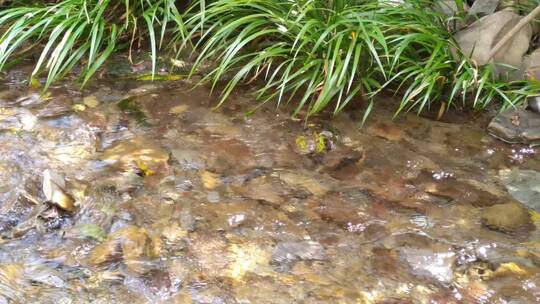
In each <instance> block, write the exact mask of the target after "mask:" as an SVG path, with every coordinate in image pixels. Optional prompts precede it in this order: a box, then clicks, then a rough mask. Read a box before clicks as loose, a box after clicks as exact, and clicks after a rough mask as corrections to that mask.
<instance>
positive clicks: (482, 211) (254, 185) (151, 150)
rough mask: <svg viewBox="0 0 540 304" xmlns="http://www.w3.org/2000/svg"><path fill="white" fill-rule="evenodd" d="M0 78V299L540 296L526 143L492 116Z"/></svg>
mask: <svg viewBox="0 0 540 304" xmlns="http://www.w3.org/2000/svg"><path fill="white" fill-rule="evenodd" d="M190 88H191V86H190V85H189V84H184V83H182V82H176V83H166V82H154V83H147V82H133V81H118V80H116V81H106V80H102V81H99V82H97V83H96V84H94V85H93V86H91V87H88V88H86V89H84V91H80V90H78V89H76V88H75V87H70V86H68V85H65V86H64V85H62V86H57V87H54V88H52V89H51V90H50V93H48V94H46V95H45V96H40V94H39V92H38V91H35V90H32V89H28V88H27V87H25V86H21V85H19V84H17V83H16V81H15V80H10V79H6V80H4V81H3V84H2V85H1V86H0V303H131V304H135V303H209V304H210V303H212V304H221V303H223V304H225V303H242V304H247V303H253V304H265V303H283V304H290V303H310V304H311V303H379V304H383V303H385V304H390V303H415V304H416V303H441V304H442V303H501V304H503V303H512V304H520V303H539V302H540V272H539V270H540V242H539V241H540V238H539V237H540V232H539V231H540V230H538V229H537V226H538V227H540V213H539V212H540V153H539V151H538V150H537V149H535V148H530V147H527V146H518V145H508V144H505V143H502V142H500V141H498V140H496V139H494V138H491V137H490V136H489V135H487V133H486V132H485V126H486V124H487V122H488V121H489V117H488V116H489V114H485V115H470V114H463V113H454V114H452V113H450V114H449V115H448V116H447V117H448V118H446V119H447V120H445V121H435V120H432V119H429V118H423V117H418V116H416V115H414V114H406V115H402V116H400V117H399V118H397V119H395V120H392V116H393V112H392V109H393V108H392V105H391V102H390V100H388V101H386V102H385V101H381V102H380V104H379V105H378V106H377V108H376V109H375V110H374V112H373V113H372V115H371V117H370V118H369V120H368V122H367V123H366V125H365V126H364V127H363V128H362V129H359V127H358V121H360V120H361V118H362V112H360V111H355V110H349V111H347V112H346V113H342V114H340V115H338V116H337V117H336V119H334V120H330V119H328V118H325V117H321V118H313V119H311V120H309V121H308V123H307V124H306V123H304V122H302V121H297V120H293V119H291V118H290V116H289V115H288V114H287V113H288V112H287V108H286V106H285V107H284V108H282V109H279V110H277V111H276V110H275V108H274V105H268V106H265V107H262V108H261V109H259V110H258V111H256V112H254V114H253V115H251V116H246V115H244V114H245V113H246V112H247V111H249V110H251V109H252V107H253V105H254V102H253V101H252V100H251V99H250V97H249V96H248V95H242V94H240V93H238V94H236V95H233V96H232V97H231V102H229V103H227V104H225V105H224V106H223V107H222V108H220V109H218V110H212V106H214V105H215V102H216V99H215V98H214V97H211V95H210V94H209V93H208V91H207V90H206V89H204V88H200V89H195V90H191V89H190Z"/></svg>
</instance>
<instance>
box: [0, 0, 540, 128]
mask: <svg viewBox="0 0 540 304" xmlns="http://www.w3.org/2000/svg"><path fill="white" fill-rule="evenodd" d="M387 1H388V2H384V0H381V1H378V0H349V1H345V0H288V1H271V0H216V1H210V2H205V1H204V0H198V1H192V3H191V6H190V8H189V9H188V10H187V11H186V12H182V13H180V12H179V9H178V8H177V3H178V2H179V1H175V0H157V1H156V0H154V1H151V0H116V1H114V0H64V1H56V2H55V3H51V4H43V3H42V2H39V1H38V3H41V4H32V5H31V4H28V3H29V2H35V1H13V3H12V4H11V6H10V8H8V9H3V10H1V11H0V29H2V28H3V29H4V30H3V34H0V70H1V69H2V68H3V67H4V66H5V65H6V63H7V62H8V59H9V58H13V57H17V56H19V54H21V52H24V50H25V49H27V48H28V49H29V48H34V47H35V46H36V45H39V46H42V52H41V56H40V58H39V60H38V61H37V63H36V67H35V70H34V73H33V74H34V75H38V74H40V73H42V72H47V73H48V74H47V83H46V86H45V87H48V86H49V85H50V84H51V83H52V81H54V80H58V79H60V78H61V77H62V76H64V75H65V74H66V73H68V72H69V71H70V70H71V69H72V68H74V67H75V66H76V65H78V64H80V63H81V62H84V68H83V72H82V73H81V80H82V83H83V84H84V83H86V82H87V81H88V80H89V79H90V77H91V76H92V75H93V74H94V73H95V72H96V71H97V69H98V68H99V67H100V66H102V65H103V63H104V62H105V60H106V59H107V58H108V57H109V56H110V54H111V53H113V52H115V51H118V50H126V49H128V47H123V48H122V46H124V45H128V46H129V45H130V44H133V42H134V41H135V40H136V39H139V38H141V37H142V38H144V39H146V40H147V41H150V48H151V53H152V61H153V66H154V69H153V71H154V72H155V62H156V56H157V51H158V49H159V48H160V46H161V45H162V43H163V40H164V37H165V36H166V33H167V32H168V31H169V30H171V31H173V33H174V34H175V39H173V43H171V45H175V46H176V47H178V46H180V49H183V48H185V47H186V46H188V45H190V46H193V50H194V52H193V54H194V55H195V64H194V67H193V70H192V74H193V73H195V72H197V71H198V70H200V69H201V67H202V65H203V64H206V63H208V62H215V63H216V64H215V68H214V69H212V70H211V71H210V72H209V73H207V74H206V75H204V78H203V81H209V82H210V83H211V86H212V88H215V87H216V86H217V85H218V83H220V82H221V81H222V80H223V79H225V78H228V79H229V80H228V81H226V83H225V87H224V88H223V90H222V93H221V100H220V103H219V104H220V105H221V104H222V103H223V102H225V100H226V99H227V97H228V96H229V95H230V93H231V92H232V91H233V90H234V88H236V87H238V86H239V85H243V84H248V83H250V82H253V81H255V80H258V83H263V84H262V85H260V86H259V89H258V90H257V91H256V96H257V97H258V98H259V99H260V100H261V101H262V102H266V101H270V100H277V103H278V105H279V104H281V103H283V102H288V103H293V104H295V105H296V110H295V114H297V113H299V112H300V111H301V110H306V113H307V116H310V115H314V114H316V113H318V112H320V111H322V110H323V109H327V108H331V109H332V110H333V112H334V113H338V112H339V111H341V110H342V109H343V108H344V107H345V106H346V105H347V104H349V103H350V102H352V101H354V102H357V100H358V98H356V97H359V96H362V97H363V98H364V99H365V100H366V102H367V110H366V115H365V116H364V118H365V117H367V115H368V114H369V112H370V111H371V109H372V106H373V102H374V100H375V99H374V97H375V96H376V95H377V94H378V93H379V92H381V91H383V90H384V91H394V92H396V93H397V94H398V95H399V96H401V102H400V104H399V106H398V110H397V113H400V112H402V111H413V110H415V111H418V112H421V111H422V110H425V109H426V108H429V107H431V106H436V107H437V108H439V107H445V108H448V107H451V106H452V105H454V104H455V103H456V102H458V101H460V102H462V103H463V104H467V105H469V104H470V105H471V106H472V107H474V108H476V109H482V108H484V107H485V106H487V105H488V104H490V103H491V102H492V101H494V100H500V101H502V103H501V104H502V108H508V107H511V106H514V105H516V104H519V103H520V102H522V101H524V100H525V99H526V98H527V97H528V96H531V95H537V94H538V92H539V91H538V88H539V87H538V85H537V84H536V83H534V82H529V81H513V82H505V81H501V80H498V78H497V77H496V73H495V72H494V68H493V67H491V66H486V67H478V66H476V65H475V64H474V62H471V61H469V60H468V59H467V58H466V57H465V56H462V55H461V54H459V53H456V54H452V49H455V45H454V42H453V40H452V34H451V33H449V32H448V31H447V26H446V23H447V21H448V20H446V19H445V17H443V16H442V15H440V14H438V13H436V12H434V11H433V10H431V9H430V7H431V6H432V2H429V1H424V0H406V1H405V3H402V4H396V2H397V1H393V0H387ZM180 2H182V1H180ZM224 76H227V77H224Z"/></svg>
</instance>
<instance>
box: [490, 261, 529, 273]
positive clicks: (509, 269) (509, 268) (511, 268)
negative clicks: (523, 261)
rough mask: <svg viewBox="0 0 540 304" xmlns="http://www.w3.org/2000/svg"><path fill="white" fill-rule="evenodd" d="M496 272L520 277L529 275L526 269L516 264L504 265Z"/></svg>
mask: <svg viewBox="0 0 540 304" xmlns="http://www.w3.org/2000/svg"><path fill="white" fill-rule="evenodd" d="M495 272H496V273H498V274H503V273H512V274H515V275H518V276H524V275H526V274H527V271H526V270H525V269H523V268H522V267H521V266H519V265H518V264H516V263H514V262H509V263H502V264H501V265H500V266H499V268H497V270H496V271H495Z"/></svg>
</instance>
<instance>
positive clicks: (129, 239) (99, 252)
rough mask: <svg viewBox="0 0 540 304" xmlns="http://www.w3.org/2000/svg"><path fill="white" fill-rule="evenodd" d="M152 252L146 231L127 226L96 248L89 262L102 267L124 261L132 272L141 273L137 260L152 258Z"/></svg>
mask: <svg viewBox="0 0 540 304" xmlns="http://www.w3.org/2000/svg"><path fill="white" fill-rule="evenodd" d="M152 250H153V247H152V241H151V239H150V237H149V236H148V233H147V232H146V229H144V228H139V227H136V226H126V227H124V228H121V229H120V230H118V231H116V232H114V233H112V234H111V235H109V236H108V237H107V239H106V240H105V241H104V242H103V243H101V244H99V245H97V246H96V247H94V249H92V252H91V253H90V256H89V262H90V263H91V264H94V265H100V264H104V263H108V262H114V261H118V260H123V262H124V263H125V264H126V265H127V266H128V268H130V270H133V271H136V272H139V271H140V266H141V265H139V263H137V259H139V258H142V257H148V256H151V255H152Z"/></svg>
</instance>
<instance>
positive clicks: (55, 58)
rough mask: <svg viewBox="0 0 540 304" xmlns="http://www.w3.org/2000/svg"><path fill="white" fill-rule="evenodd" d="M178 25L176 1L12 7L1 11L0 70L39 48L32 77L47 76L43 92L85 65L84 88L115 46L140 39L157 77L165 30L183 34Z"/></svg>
mask: <svg viewBox="0 0 540 304" xmlns="http://www.w3.org/2000/svg"><path fill="white" fill-rule="evenodd" d="M181 20H182V18H181V16H180V13H179V12H178V9H177V7H176V1H175V0H157V1H145V0H144V1H140V0H125V1H115V0H63V1H58V2H56V3H54V2H50V1H45V2H43V1H13V3H12V4H11V6H10V7H8V8H4V9H2V10H1V11H0V29H3V31H2V34H0V70H2V69H3V68H4V67H5V66H6V64H7V63H8V60H9V59H10V58H13V57H16V56H20V55H21V54H22V53H24V52H26V51H29V50H32V49H33V48H35V47H41V48H42V51H41V54H40V57H39V59H38V60H37V63H36V65H35V69H34V71H33V72H32V76H37V75H39V74H41V73H42V72H44V71H46V72H47V82H46V84H45V88H47V87H48V86H49V85H50V84H51V83H52V82H53V81H55V80H58V79H60V78H62V77H63V76H64V75H65V74H66V73H68V72H69V71H70V70H72V69H73V67H74V66H75V65H76V64H78V63H80V62H81V61H83V60H84V61H86V62H87V64H86V65H85V66H84V68H83V71H82V73H81V81H82V83H83V85H84V84H85V83H86V82H87V81H88V80H89V79H90V78H91V77H92V75H94V74H95V72H96V71H97V70H98V69H99V68H100V67H101V66H102V65H103V63H104V62H105V61H106V60H107V58H108V57H109V56H110V55H111V54H112V53H113V52H115V51H116V50H117V49H118V48H119V44H121V43H122V42H126V41H127V42H126V43H127V44H129V43H130V42H131V43H132V42H133V41H135V39H138V38H141V37H144V38H146V39H148V40H149V41H150V45H151V51H152V61H153V71H155V65H156V57H157V54H156V52H157V49H158V48H159V47H160V46H161V43H162V41H163V38H164V35H165V31H166V30H167V27H170V26H171V24H173V25H174V28H176V29H178V28H181V27H182V26H183V25H182V23H181ZM156 30H157V31H158V32H156Z"/></svg>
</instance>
